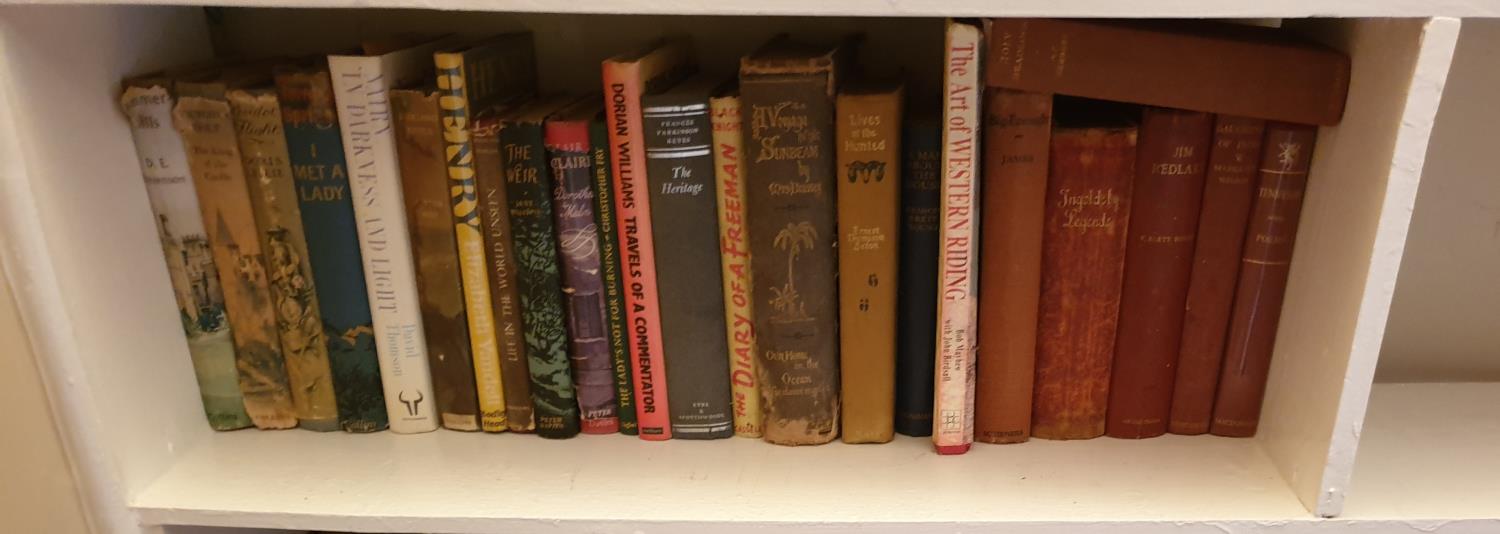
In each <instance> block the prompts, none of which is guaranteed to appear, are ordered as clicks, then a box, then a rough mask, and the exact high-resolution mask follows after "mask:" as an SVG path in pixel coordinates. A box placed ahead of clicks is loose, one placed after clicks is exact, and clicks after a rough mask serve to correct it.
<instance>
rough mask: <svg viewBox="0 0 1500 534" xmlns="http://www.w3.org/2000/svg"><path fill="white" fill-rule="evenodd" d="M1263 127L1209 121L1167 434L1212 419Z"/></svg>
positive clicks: (1236, 120) (1204, 426) (1194, 430)
mask: <svg viewBox="0 0 1500 534" xmlns="http://www.w3.org/2000/svg"><path fill="white" fill-rule="evenodd" d="M1265 130H1266V121H1263V120H1260V119H1248V118H1244V117H1234V116H1229V115H1219V116H1218V118H1217V119H1215V122H1214V134H1213V147H1212V149H1211V150H1210V151H1209V156H1208V173H1207V174H1208V178H1207V179H1206V180H1205V183H1204V185H1203V207H1202V209H1201V210H1200V215H1199V216H1198V240H1197V243H1196V244H1195V245H1194V246H1195V249H1194V251H1193V274H1192V275H1191V276H1190V277H1189V282H1188V293H1187V303H1186V305H1185V309H1186V311H1185V312H1184V313H1183V317H1182V343H1181V348H1180V349H1178V351H1177V353H1178V356H1177V358H1178V359H1177V379H1176V380H1175V381H1174V382H1173V384H1172V411H1171V414H1170V417H1169V418H1168V421H1167V431H1168V432H1171V433H1173V434H1202V433H1205V432H1208V426H1209V422H1210V421H1211V420H1212V419H1213V409H1214V390H1215V389H1217V386H1218V385H1219V364H1221V363H1223V361H1224V360H1223V359H1224V337H1225V333H1226V332H1227V331H1228V328H1229V312H1230V310H1231V308H1232V307H1233V305H1234V282H1235V277H1236V275H1238V274H1239V272H1240V251H1241V249H1242V248H1243V247H1244V245H1245V226H1246V224H1247V223H1248V222H1249V220H1250V201H1251V200H1252V199H1253V197H1254V193H1255V174H1256V168H1257V167H1256V165H1257V164H1259V163H1260V147H1261V137H1262V136H1263V135H1264V134H1265Z"/></svg>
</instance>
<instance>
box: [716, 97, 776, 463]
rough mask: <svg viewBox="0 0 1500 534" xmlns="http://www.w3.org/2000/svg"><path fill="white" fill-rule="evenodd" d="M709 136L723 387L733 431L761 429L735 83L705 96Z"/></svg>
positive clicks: (756, 433)
mask: <svg viewBox="0 0 1500 534" xmlns="http://www.w3.org/2000/svg"><path fill="white" fill-rule="evenodd" d="M708 105H709V113H711V115H712V118H711V119H710V120H709V122H710V123H711V124H712V125H713V129H714V133H713V142H714V148H713V150H714V186H715V192H716V193H717V195H718V207H719V267H720V270H721V271H722V272H721V276H722V277H723V280H724V328H725V330H724V335H725V339H727V340H728V342H729V388H730V393H731V394H732V395H733V402H734V435H736V436H742V437H747V438H758V437H760V436H761V434H762V432H763V427H762V425H761V417H762V415H761V409H760V379H759V377H757V376H756V372H755V367H756V366H755V313H754V311H753V310H754V304H753V303H752V302H753V301H752V300H751V297H750V287H751V285H750V238H749V236H748V235H747V230H748V228H747V227H746V224H745V222H746V221H745V204H746V202H747V195H746V192H745V173H744V168H745V161H744V159H745V156H744V154H745V145H744V133H743V132H742V131H741V124H740V123H741V121H740V93H739V88H738V86H736V87H734V88H733V89H728V90H725V91H723V92H721V93H720V94H719V96H715V97H713V98H710V99H709V100H708Z"/></svg>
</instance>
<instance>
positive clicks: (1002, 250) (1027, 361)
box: [974, 88, 1052, 443]
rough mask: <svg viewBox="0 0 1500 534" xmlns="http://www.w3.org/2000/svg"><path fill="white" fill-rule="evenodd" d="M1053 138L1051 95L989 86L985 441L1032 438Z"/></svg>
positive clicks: (980, 397)
mask: <svg viewBox="0 0 1500 534" xmlns="http://www.w3.org/2000/svg"><path fill="white" fill-rule="evenodd" d="M1051 140H1052V95H1049V94H1042V93H1028V92H1025V91H1012V90H1009V89H995V88H991V89H988V90H986V91H985V106H984V177H985V189H984V195H983V199H984V211H983V212H982V213H981V217H980V235H981V242H980V244H981V246H980V265H979V270H980V271H979V279H980V280H981V281H983V283H982V284H980V286H979V324H980V325H982V328H981V329H980V331H979V364H978V365H979V372H978V377H977V380H976V384H975V388H976V391H975V397H976V398H975V404H976V408H975V409H976V412H975V414H974V418H975V420H974V434H975V438H976V439H978V440H979V441H983V442H985V443H1020V442H1023V441H1026V440H1027V438H1029V437H1031V395H1032V389H1031V387H1032V383H1033V381H1035V380H1036V324H1037V323H1036V320H1037V301H1038V299H1039V298H1040V297H1041V291H1042V289H1041V284H1042V233H1043V227H1044V225H1045V222H1046V210H1045V207H1046V204H1047V150H1048V148H1050V145H1051Z"/></svg>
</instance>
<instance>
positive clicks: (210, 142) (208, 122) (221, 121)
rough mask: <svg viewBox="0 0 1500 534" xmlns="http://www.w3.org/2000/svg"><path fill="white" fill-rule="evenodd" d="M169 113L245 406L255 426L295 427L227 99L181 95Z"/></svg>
mask: <svg viewBox="0 0 1500 534" xmlns="http://www.w3.org/2000/svg"><path fill="white" fill-rule="evenodd" d="M172 119H173V120H172V123H173V125H174V126H175V127H176V128H177V130H178V131H179V132H180V133H181V134H182V141H183V148H184V149H185V151H186V152H187V157H188V168H189V169H190V171H191V172H192V175H193V185H194V187H195V188H196V191H197V193H198V207H199V209H200V211H202V212H203V213H202V215H203V224H204V226H205V227H206V229H207V230H208V233H207V237H208V245H209V247H210V248H211V249H212V250H211V252H212V256H213V261H214V267H215V268H216V269H217V270H218V274H219V284H220V289H221V290H222V292H223V295H224V311H225V315H226V316H227V317H228V320H229V328H230V331H231V333H232V335H233V338H234V354H235V368H236V370H237V371H238V377H239V384H240V393H241V394H242V395H243V397H244V400H245V412H246V413H247V414H249V416H250V420H251V421H252V422H254V423H255V426H256V428H262V429H273V428H292V427H295V426H297V412H296V409H295V407H294V406H293V405H292V393H291V387H290V386H289V385H288V383H287V376H286V361H285V360H283V359H282V357H281V340H280V338H278V337H277V331H276V314H275V312H274V311H273V310H272V309H271V306H272V302H271V288H270V285H269V281H268V278H267V273H266V260H265V257H264V255H263V252H262V250H261V244H260V239H259V237H258V236H257V235H256V232H255V212H254V210H253V209H252V208H251V206H250V188H249V184H247V183H246V182H245V170H244V168H243V167H241V166H240V148H239V144H238V143H237V142H236V140H235V135H234V123H233V120H232V119H231V118H230V111H229V103H228V102H226V101H223V100H217V99H210V98H201V97H184V98H181V99H179V100H178V101H177V105H176V107H175V108H174V109H173V110H172Z"/></svg>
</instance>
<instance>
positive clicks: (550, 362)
mask: <svg viewBox="0 0 1500 534" xmlns="http://www.w3.org/2000/svg"><path fill="white" fill-rule="evenodd" d="M543 135H544V133H543V131H542V125H541V124H540V123H528V122H514V123H509V124H506V125H505V126H504V127H503V128H501V130H500V154H501V155H502V157H504V158H505V187H506V189H505V192H506V196H507V197H508V198H507V200H509V201H510V224H511V231H512V232H514V233H513V234H512V244H513V245H514V250H515V253H516V266H517V269H516V289H517V290H518V291H519V292H520V294H521V319H522V322H523V323H525V325H526V331H527V335H526V357H527V368H528V370H530V371H531V398H532V406H533V410H534V413H535V416H536V433H537V435H539V436H541V437H544V438H569V437H573V436H575V435H577V434H578V431H579V426H578V402H577V399H576V398H575V395H574V392H573V377H572V375H571V374H569V370H568V347H567V343H568V332H567V327H566V326H565V324H564V322H565V321H566V318H564V317H563V296H562V280H561V276H560V275H559V273H558V265H557V262H558V254H557V240H556V238H554V237H553V235H554V234H553V223H552V221H553V215H552V210H553V206H552V178H551V175H550V173H549V172H548V162H547V149H546V146H545V145H544V144H543V142H544V138H543Z"/></svg>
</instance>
